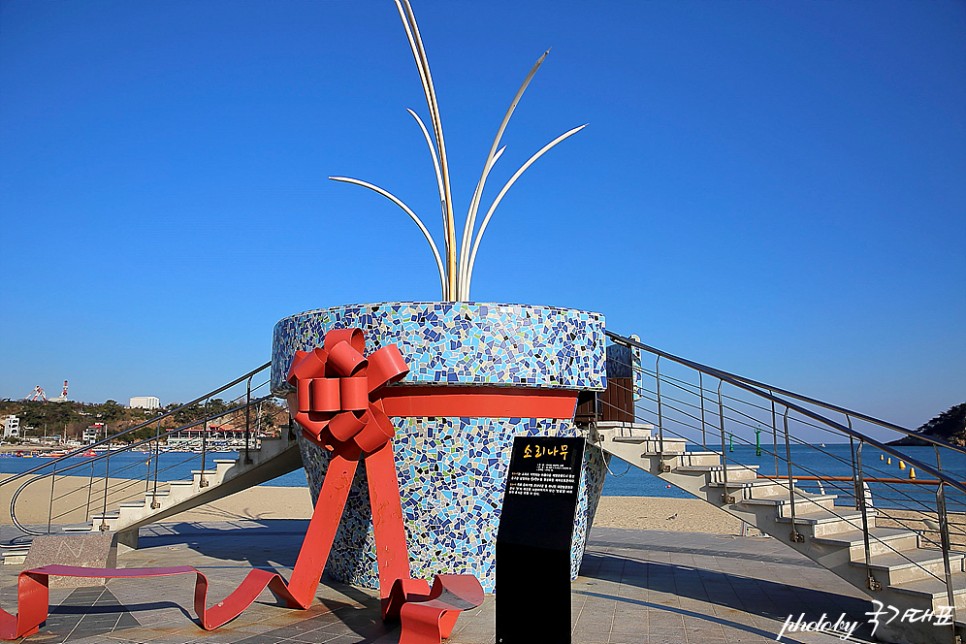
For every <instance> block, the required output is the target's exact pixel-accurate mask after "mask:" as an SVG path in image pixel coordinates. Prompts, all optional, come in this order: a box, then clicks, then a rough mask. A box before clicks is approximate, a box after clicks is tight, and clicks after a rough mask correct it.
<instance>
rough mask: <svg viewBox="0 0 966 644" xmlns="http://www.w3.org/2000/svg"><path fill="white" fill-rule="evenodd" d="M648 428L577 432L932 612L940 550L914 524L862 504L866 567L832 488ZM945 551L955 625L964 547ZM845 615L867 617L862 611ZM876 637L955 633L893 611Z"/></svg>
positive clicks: (896, 600)
mask: <svg viewBox="0 0 966 644" xmlns="http://www.w3.org/2000/svg"><path fill="white" fill-rule="evenodd" d="M651 429H652V426H651V425H642V424H635V423H621V422H599V423H597V424H596V426H592V427H591V428H590V429H588V430H587V438H588V442H590V443H591V444H593V445H596V446H597V447H599V448H600V449H602V450H603V451H604V452H605V453H606V454H610V455H612V456H617V457H618V458H620V459H622V460H624V461H626V462H627V463H629V464H631V465H633V466H636V467H639V468H641V469H643V470H645V471H647V472H649V473H651V474H653V475H655V476H658V477H660V478H661V479H663V480H665V481H667V482H669V483H671V484H672V485H674V486H676V487H678V488H680V489H682V490H684V491H686V492H688V493H690V494H692V495H694V496H695V497H698V498H700V499H703V500H705V501H707V502H708V503H711V504H713V505H715V506H717V507H719V508H721V509H722V510H724V511H725V512H728V513H729V514H731V515H733V516H735V517H737V518H739V519H741V520H742V521H744V522H746V523H748V524H750V525H752V526H754V527H755V528H757V529H758V530H760V531H761V532H762V533H764V534H767V535H770V536H772V537H775V538H776V539H780V540H781V541H782V542H783V543H785V544H786V545H788V546H789V547H791V548H794V549H795V550H797V551H798V552H800V553H802V554H803V555H805V556H807V557H808V558H809V559H811V560H812V561H814V562H816V563H818V564H819V565H821V566H823V567H825V568H827V569H828V570H830V571H832V572H834V573H835V574H836V575H838V576H839V577H841V578H843V579H845V580H846V581H848V582H850V583H851V584H853V585H854V586H855V587H857V588H859V589H861V590H863V591H864V592H866V593H867V594H868V595H869V596H870V597H871V598H873V599H876V600H878V601H880V602H882V603H883V604H885V605H887V606H894V607H896V608H898V609H899V610H900V611H902V612H905V611H907V610H908V609H919V610H932V611H936V612H937V613H938V611H940V610H942V608H943V607H946V606H948V605H949V601H948V597H947V590H946V584H945V581H944V580H945V564H944V559H943V554H942V551H941V550H939V549H938V548H935V547H926V546H929V545H933V544H931V543H930V542H928V541H926V540H924V539H921V537H920V534H919V533H917V532H915V531H912V530H903V529H897V528H892V527H880V526H878V525H876V517H877V512H876V510H875V509H872V508H870V509H868V510H867V512H866V522H867V527H868V535H869V538H868V542H869V550H870V554H871V557H870V558H869V565H868V566H867V565H866V555H865V551H866V549H865V542H866V539H865V532H864V530H863V520H862V513H861V512H860V511H859V510H857V509H856V508H855V507H853V506H850V505H839V504H837V503H836V501H837V498H836V496H835V495H832V494H813V493H809V492H806V491H804V490H801V489H799V488H798V487H796V486H795V481H791V482H789V481H787V479H771V478H765V477H759V475H758V473H757V466H746V465H739V464H731V463H729V464H728V465H727V467H725V466H723V465H722V461H721V455H720V454H719V453H717V452H700V451H686V443H685V441H684V440H681V439H677V438H666V437H665V438H664V440H663V451H662V450H661V447H662V445H661V441H660V440H659V439H658V438H657V437H655V436H653V435H652V432H651ZM726 476H727V486H726V485H725V477H726ZM789 485H791V486H792V489H791V494H790V493H789ZM849 501H850V502H851V497H850V499H849ZM642 502H646V501H642ZM793 503H794V523H793V521H792V504H793ZM949 559H950V566H951V570H952V573H953V582H954V583H953V586H954V589H955V590H954V599H955V605H956V610H957V617H958V619H959V620H960V622H958V623H957V624H956V633H957V634H958V633H960V632H961V631H962V630H963V629H966V624H964V623H962V621H963V620H964V618H966V572H964V555H963V554H962V553H951V554H950V557H949ZM794 583H796V582H795V580H794V579H789V584H794ZM870 610H871V608H870ZM818 617H819V616H818V615H816V616H814V619H817V618H818ZM850 618H851V619H862V620H865V619H868V618H867V617H866V616H862V615H857V616H850ZM884 621H885V618H883V622H884ZM876 636H877V637H878V638H881V639H882V640H883V641H887V642H908V643H910V644H912V643H915V644H929V643H932V642H936V643H937V644H938V643H942V644H949V643H950V642H958V641H959V640H958V637H956V636H955V635H954V633H953V627H952V626H945V627H942V626H936V625H933V624H932V623H929V622H919V623H911V622H909V621H907V622H905V623H901V624H900V623H899V620H898V619H897V620H894V621H893V622H892V623H891V624H888V625H885V624H882V625H881V626H880V627H879V629H878V630H877V632H876Z"/></svg>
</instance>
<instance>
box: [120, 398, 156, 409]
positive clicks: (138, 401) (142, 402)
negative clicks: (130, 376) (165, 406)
mask: <svg viewBox="0 0 966 644" xmlns="http://www.w3.org/2000/svg"><path fill="white" fill-rule="evenodd" d="M128 407H131V408H132V409H133V408H135V407H136V408H139V409H161V401H160V400H158V398H157V397H156V396H135V397H134V398H131V402H130V404H129V405H128Z"/></svg>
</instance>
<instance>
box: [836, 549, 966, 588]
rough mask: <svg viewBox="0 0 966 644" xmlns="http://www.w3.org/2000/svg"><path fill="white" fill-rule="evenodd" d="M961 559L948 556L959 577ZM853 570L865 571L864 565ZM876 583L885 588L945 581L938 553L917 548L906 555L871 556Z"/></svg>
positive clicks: (940, 555)
mask: <svg viewBox="0 0 966 644" xmlns="http://www.w3.org/2000/svg"><path fill="white" fill-rule="evenodd" d="M963 558H964V555H963V554H962V553H958V552H951V553H949V565H950V568H951V570H952V571H954V572H957V573H962V571H963ZM852 565H853V566H856V567H861V568H865V562H864V561H853V562H852ZM869 568H870V569H871V570H872V574H873V576H874V577H875V578H876V580H877V581H878V582H879V583H880V584H883V585H885V586H895V585H898V584H902V583H905V582H910V581H920V580H923V579H936V578H938V579H940V580H941V579H945V563H944V561H943V553H942V551H940V550H932V549H925V548H916V549H914V550H907V551H905V552H901V553H896V552H886V553H882V554H878V555H874V556H873V557H872V558H871V559H870V561H869Z"/></svg>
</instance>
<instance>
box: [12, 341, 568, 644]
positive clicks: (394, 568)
mask: <svg viewBox="0 0 966 644" xmlns="http://www.w3.org/2000/svg"><path fill="white" fill-rule="evenodd" d="M364 352H365V337H364V336H363V334H362V331H361V330H360V329H335V330H332V331H329V332H328V333H327V334H326V336H325V340H324V343H323V347H322V348H317V349H314V350H312V351H296V353H295V357H294V358H293V360H292V365H291V368H290V370H289V374H288V382H289V383H290V384H292V386H293V387H294V388H295V391H296V393H294V394H292V395H290V396H289V409H290V410H294V414H293V416H294V418H295V420H296V421H297V422H298V423H299V425H301V426H302V428H303V435H304V436H305V437H306V438H307V439H309V440H310V441H312V442H313V443H315V444H317V445H320V446H322V447H324V448H325V449H327V450H329V451H331V452H332V455H331V458H330V461H329V468H328V471H327V472H326V475H325V479H324V480H323V482H322V488H321V490H320V492H319V498H318V499H317V501H316V504H315V510H314V512H313V513H312V519H311V521H310V522H309V527H308V530H307V531H306V534H305V539H304V540H303V542H302V548H301V550H300V551H299V555H298V558H297V559H296V562H295V567H294V568H293V570H292V577H291V579H290V580H289V582H288V583H286V582H285V580H284V579H283V578H282V577H281V576H280V575H279V574H277V573H273V572H270V571H268V570H260V569H256V570H252V571H250V572H249V573H248V575H247V576H246V577H245V579H244V580H243V581H242V583H241V585H239V587H238V588H237V589H235V591H233V592H232V593H231V594H230V595H228V596H227V597H226V598H225V599H224V600H222V601H221V602H219V603H218V604H216V605H214V606H212V607H211V608H208V607H207V594H208V580H207V578H206V577H205V576H204V575H203V574H202V573H201V572H200V571H198V570H197V569H195V568H192V567H190V566H174V567H168V568H126V569H116V568H82V567H74V566H44V567H42V568H35V569H32V570H25V571H23V572H22V573H20V577H19V579H18V591H17V598H18V606H19V613H18V614H17V615H16V616H14V615H11V614H9V613H7V612H5V611H3V610H2V609H0V638H2V639H17V638H20V637H24V636H26V635H30V634H32V633H35V632H37V630H38V627H39V625H40V624H41V623H42V622H43V621H44V620H46V618H47V610H48V604H49V595H48V589H47V579H48V577H49V576H50V575H55V576H56V575H61V576H67V577H99V578H141V577H159V576H170V575H178V574H190V573H194V574H195V575H196V581H195V601H194V607H195V612H196V613H197V615H198V619H199V621H200V622H201V626H202V628H204V629H206V630H211V629H214V628H218V627H219V626H221V625H223V624H225V623H226V622H228V621H230V620H232V619H234V618H235V617H237V616H238V615H240V614H241V613H242V611H244V610H245V609H246V608H248V606H250V605H251V603H252V602H253V601H255V598H256V597H258V595H259V594H260V593H261V592H262V591H263V590H264V589H265V588H266V587H267V588H269V590H271V591H272V592H273V593H274V594H275V595H276V596H277V597H278V598H279V599H281V600H282V601H283V602H284V603H285V604H286V605H287V606H288V607H289V608H301V609H305V608H308V607H309V606H310V605H311V603H312V601H313V599H314V598H315V591H316V590H317V588H318V585H319V582H320V581H321V577H322V571H323V569H324V568H325V562H326V561H327V560H328V556H329V552H330V551H331V549H332V543H333V541H334V540H335V534H336V531H337V529H338V527H339V522H340V520H341V518H342V513H343V511H344V510H345V503H346V500H347V499H348V496H349V489H350V488H351V486H352V480H353V478H354V476H355V472H356V469H357V467H358V465H359V461H360V460H362V461H365V464H366V471H367V474H368V477H367V478H368V483H369V499H370V503H371V504H372V521H373V532H374V534H375V539H376V561H377V565H378V571H379V589H380V598H381V599H382V614H383V618H384V619H390V618H396V617H400V618H401V619H402V633H401V639H400V642H401V643H402V642H413V643H414V642H438V641H439V639H438V638H444V637H448V636H449V633H450V631H451V630H452V628H453V625H454V624H455V621H456V617H457V616H458V614H459V612H460V611H461V610H465V609H467V608H472V607H474V606H478V605H479V604H480V603H481V602H482V601H483V589H482V587H480V583H479V581H478V580H477V579H476V578H475V577H473V576H472V575H438V576H437V577H436V581H435V582H434V584H433V587H432V588H430V586H429V584H428V583H427V582H426V581H424V580H421V579H412V578H411V577H410V569H409V553H408V549H407V546H406V531H405V527H404V525H403V515H402V502H401V499H400V495H399V482H398V479H397V476H396V465H395V459H394V457H393V451H392V443H391V439H392V436H393V434H394V432H395V430H394V428H393V425H392V422H391V421H390V420H389V416H411V417H412V416H482V417H496V418H514V417H528V418H560V419H568V418H573V414H574V408H575V405H576V401H577V394H576V392H574V391H566V390H553V389H535V388H534V389H523V388H520V389H518V388H514V389H509V388H505V387H473V388H472V389H471V388H461V387H439V386H405V387H404V386H399V387H392V388H386V385H388V384H390V383H394V382H398V381H399V380H401V379H402V378H403V377H405V375H406V374H407V373H408V372H409V368H408V366H407V365H406V361H405V359H404V358H403V356H402V354H401V353H400V351H399V349H398V347H396V346H395V345H389V346H386V347H383V348H381V349H379V350H377V351H375V352H373V353H372V354H371V355H370V356H369V357H368V358H366V357H365V355H364ZM427 633H429V634H430V635H427Z"/></svg>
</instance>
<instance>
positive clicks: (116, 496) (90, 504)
mask: <svg viewBox="0 0 966 644" xmlns="http://www.w3.org/2000/svg"><path fill="white" fill-rule="evenodd" d="M5 476H8V475H4V477H5ZM88 483H89V479H88V478H86V477H60V478H58V479H57V481H56V484H55V488H54V502H53V504H51V502H50V498H51V486H50V482H49V479H46V480H43V481H40V482H38V483H35V484H33V485H32V486H31V487H29V488H27V490H26V491H25V492H24V493H23V494H21V495H20V497H19V498H18V500H17V506H16V507H17V518H18V520H19V521H20V522H21V523H24V524H31V525H43V524H45V523H46V522H47V514H48V508H52V509H53V515H54V519H53V521H52V523H53V524H76V523H82V522H84V521H85V517H86V516H89V515H91V514H95V513H98V512H100V511H101V509H102V508H103V507H105V504H104V488H105V486H104V483H103V479H100V480H99V482H98V484H97V485H95V486H94V487H93V488H89V487H88ZM17 487H18V485H9V486H4V487H0V507H3V508H7V507H9V504H10V500H11V495H12V494H13V492H14V491H15V490H16V488H17ZM107 490H108V500H107V504H106V507H107V509H108V510H111V509H113V508H116V507H117V506H118V504H120V503H122V502H125V501H135V500H140V499H142V498H143V495H144V491H145V484H144V481H131V480H125V479H112V480H111V481H110V483H109V484H108V486H107ZM4 514H5V518H4V522H6V512H5V513H4ZM311 516H312V500H311V497H310V495H309V490H308V487H269V486H259V487H254V488H249V489H247V490H244V491H242V492H238V493H237V494H234V495H232V496H229V497H227V498H224V499H220V500H218V501H214V502H212V503H209V504H207V505H203V506H199V507H197V508H194V509H192V510H188V511H186V512H182V513H181V514H178V515H176V516H174V517H171V518H169V519H167V521H174V522H179V521H188V522H202V521H230V520H233V519H252V520H260V519H308V518H309V517H311ZM930 518H931V519H935V517H934V516H931V517H930V516H929V515H926V514H925V513H922V512H912V511H903V510H880V515H879V519H878V523H879V525H881V526H894V527H900V522H901V527H905V528H907V529H910V528H911V529H914V530H919V531H922V532H923V533H925V535H926V536H927V538H928V537H929V536H930V535H933V536H935V535H934V533H935V531H934V530H933V528H932V527H931V526H930V525H929V524H928V523H927V520H928V519H930ZM950 524H951V525H950V532H951V533H952V534H951V537H952V542H953V544H954V545H957V546H960V547H966V517H964V516H963V515H951V516H950ZM594 525H595V526H598V527H602V528H630V529H633V530H668V531H674V532H701V533H706V534H729V535H741V534H743V532H742V522H741V521H740V520H738V519H736V518H735V517H733V516H731V515H730V514H728V513H726V512H724V511H723V510H719V509H718V508H716V507H714V506H712V505H710V504H708V503H705V502H704V501H700V500H698V499H671V498H662V497H628V496H605V497H601V500H600V505H599V506H598V508H597V514H596V517H595V520H594ZM744 534H757V531H755V530H751V529H750V528H749V527H748V526H746V530H745V532H744ZM936 541H937V542H938V537H937V538H936Z"/></svg>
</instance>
